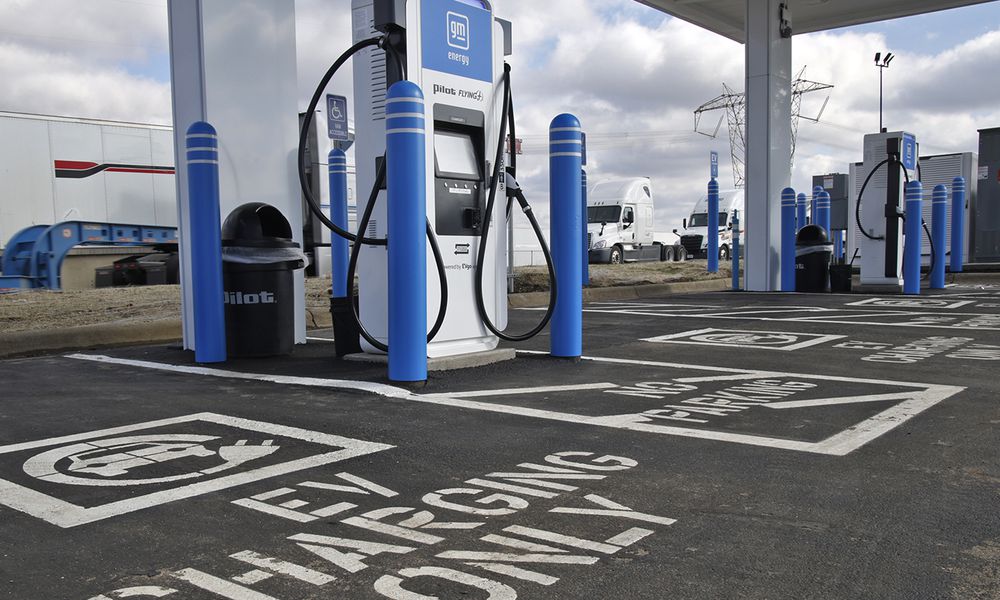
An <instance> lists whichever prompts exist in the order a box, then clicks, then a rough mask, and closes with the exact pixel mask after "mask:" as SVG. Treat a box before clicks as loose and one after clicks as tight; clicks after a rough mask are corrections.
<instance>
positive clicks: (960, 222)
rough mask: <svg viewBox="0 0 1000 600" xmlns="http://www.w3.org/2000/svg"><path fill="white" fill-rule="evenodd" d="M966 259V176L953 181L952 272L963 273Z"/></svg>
mask: <svg viewBox="0 0 1000 600" xmlns="http://www.w3.org/2000/svg"><path fill="white" fill-rule="evenodd" d="M964 259H965V177H956V178H955V179H953V180H952V182H951V272H952V273H961V272H962V263H963V261H964Z"/></svg>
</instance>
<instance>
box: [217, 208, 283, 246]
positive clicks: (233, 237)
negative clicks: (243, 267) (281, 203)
mask: <svg viewBox="0 0 1000 600" xmlns="http://www.w3.org/2000/svg"><path fill="white" fill-rule="evenodd" d="M222 245H223V246H250V247H253V246H257V247H267V248H293V247H298V244H297V243H295V242H293V241H292V226H291V225H289V223H288V219H286V218H285V216H284V215H283V214H281V211H280V210H278V209H277V208H275V207H273V206H271V205H270V204H264V203H263V202H250V203H247V204H243V205H242V206H237V207H236V208H235V209H234V210H233V212H231V213H229V216H228V217H226V221H225V223H223V224H222Z"/></svg>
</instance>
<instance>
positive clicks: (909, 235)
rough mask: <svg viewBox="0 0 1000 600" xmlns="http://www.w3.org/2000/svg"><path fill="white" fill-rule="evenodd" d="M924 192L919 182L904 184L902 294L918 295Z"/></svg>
mask: <svg viewBox="0 0 1000 600" xmlns="http://www.w3.org/2000/svg"><path fill="white" fill-rule="evenodd" d="M923 197H924V190H923V186H922V185H921V184H920V182H919V181H908V182H906V223H905V224H904V226H903V235H904V238H903V240H904V247H903V293H904V294H915V295H919V294H920V241H921V237H922V236H921V228H920V225H921V222H922V219H923V215H922V213H921V210H922V209H921V205H922V204H923Z"/></svg>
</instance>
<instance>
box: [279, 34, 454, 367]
mask: <svg viewBox="0 0 1000 600" xmlns="http://www.w3.org/2000/svg"><path fill="white" fill-rule="evenodd" d="M387 42H388V36H381V37H377V38H370V39H367V40H363V41H360V42H358V43H356V44H354V45H353V46H351V47H350V48H348V49H347V50H346V51H344V53H343V54H341V55H340V57H339V58H337V60H336V61H335V62H334V63H333V64H332V65H331V66H330V68H329V69H327V71H326V73H325V74H324V75H323V77H322V78H321V79H320V82H319V84H318V85H317V86H316V91H315V92H313V96H312V99H311V100H310V101H309V107H308V108H307V109H306V113H305V117H304V118H303V120H302V130H301V132H300V133H299V147H298V174H299V185H300V187H301V188H302V193H303V195H304V196H305V198H306V204H307V205H308V206H309V209H310V211H312V213H313V214H314V215H316V218H318V219H319V221H320V222H321V223H323V225H325V226H326V227H327V228H328V229H329V230H330V231H332V232H333V233H335V234H337V235H339V236H340V237H343V238H346V239H347V240H349V241H351V242H354V244H353V246H352V248H351V255H350V261H349V263H348V269H347V286H348V289H349V290H351V296H352V297H353V296H354V276H355V273H356V269H357V262H358V255H359V253H360V251H361V246H362V245H363V244H369V245H375V246H386V245H388V240H386V239H385V238H367V237H364V233H363V232H365V231H367V229H368V223H369V221H370V220H371V214H372V211H373V210H374V208H375V202H376V201H377V200H378V194H379V190H381V189H382V187H383V185H384V184H385V159H384V157H383V160H382V161H380V163H379V167H378V169H377V170H376V174H375V183H374V185H373V186H372V190H371V193H370V194H369V196H368V204H367V205H366V206H365V211H364V214H363V218H362V220H361V221H360V222H359V223H358V231H359V232H362V233H361V235H354V234H352V233H351V232H350V231H347V230H345V229H342V228H341V227H339V226H338V225H337V224H336V223H334V222H333V221H331V220H330V219H329V217H327V216H326V215H325V214H324V213H323V209H322V208H321V207H320V205H319V202H317V200H316V197H315V196H313V193H312V187H311V186H310V185H309V180H308V178H307V177H306V169H305V155H306V141H307V139H308V134H309V129H310V127H311V126H312V121H313V118H314V116H315V114H316V107H317V106H318V105H319V101H320V99H321V98H322V96H323V92H324V90H326V86H327V85H329V83H330V80H331V79H333V76H334V75H336V74H337V71H338V70H339V69H340V68H341V67H342V66H343V65H344V63H346V62H347V60H348V59H350V58H351V57H352V56H354V55H355V54H357V53H358V52H360V51H361V50H363V49H365V48H370V47H372V46H378V47H380V48H383V49H384V50H385V51H386V53H387V54H388V55H389V56H392V57H393V60H394V61H395V62H396V65H397V67H398V68H399V72H400V73H401V74H402V76H403V77H404V78H405V76H406V67H405V65H404V63H403V60H402V57H401V56H400V54H399V51H398V50H397V49H396V48H395V46H394V45H393V44H390V43H387ZM426 230H427V239H428V242H429V243H430V246H431V252H432V253H433V255H434V262H435V264H436V266H437V272H438V278H439V279H440V282H441V303H440V305H439V308H438V315H437V319H435V321H434V325H433V326H432V327H431V329H430V331H429V332H428V333H427V341H431V340H432V339H434V336H436V335H437V333H438V331H440V330H441V325H442V324H443V323H444V318H445V315H446V314H447V311H448V277H447V273H446V271H445V268H444V257H442V255H441V249H440V247H439V246H438V242H437V236H436V235H435V234H434V229H433V227H432V226H431V222H430V219H428V220H427V225H426ZM351 305H352V309H351V315H352V316H353V318H354V324H355V326H356V327H357V328H358V333H360V334H361V337H363V338H365V340H366V341H367V342H368V343H369V344H371V345H372V346H373V347H375V348H377V349H379V350H381V351H382V352H388V351H389V348H388V346H387V345H386V344H383V343H382V342H379V341H378V340H377V339H375V337H374V336H372V335H371V334H370V333H368V330H367V329H365V326H364V324H363V323H362V322H361V317H360V315H358V312H357V306H355V305H354V303H353V302H352V303H351Z"/></svg>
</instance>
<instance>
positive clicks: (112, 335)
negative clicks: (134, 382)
mask: <svg viewBox="0 0 1000 600" xmlns="http://www.w3.org/2000/svg"><path fill="white" fill-rule="evenodd" d="M729 285H730V284H729V280H728V279H710V280H707V281H687V282H678V283H655V284H650V285H632V286H618V287H603V288H587V289H585V290H583V301H584V302H601V301H613V300H635V299H638V298H648V297H653V296H663V295H666V294H690V293H696V292H715V291H720V290H725V289H729ZM548 302H549V294H548V292H528V293H523V294H511V295H510V296H509V297H508V303H509V305H510V307H511V308H535V307H539V306H546V305H547V304H548ZM332 325H333V320H332V318H331V316H330V310H329V308H328V307H325V306H310V307H307V308H306V327H307V328H308V329H325V328H328V327H331V326H332ZM180 339H181V321H180V319H160V320H157V321H147V322H131V321H125V322H121V321H119V322H112V323H99V324H95V325H80V326H78V327H62V328H57V329H46V330H41V331H15V332H11V333H0V359H4V358H14V357H18V356H32V355H38V354H46V353H53V352H61V351H66V350H80V349H85V348H100V347H108V346H130V345H139V344H157V343H164V342H173V341H177V340H180Z"/></svg>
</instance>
